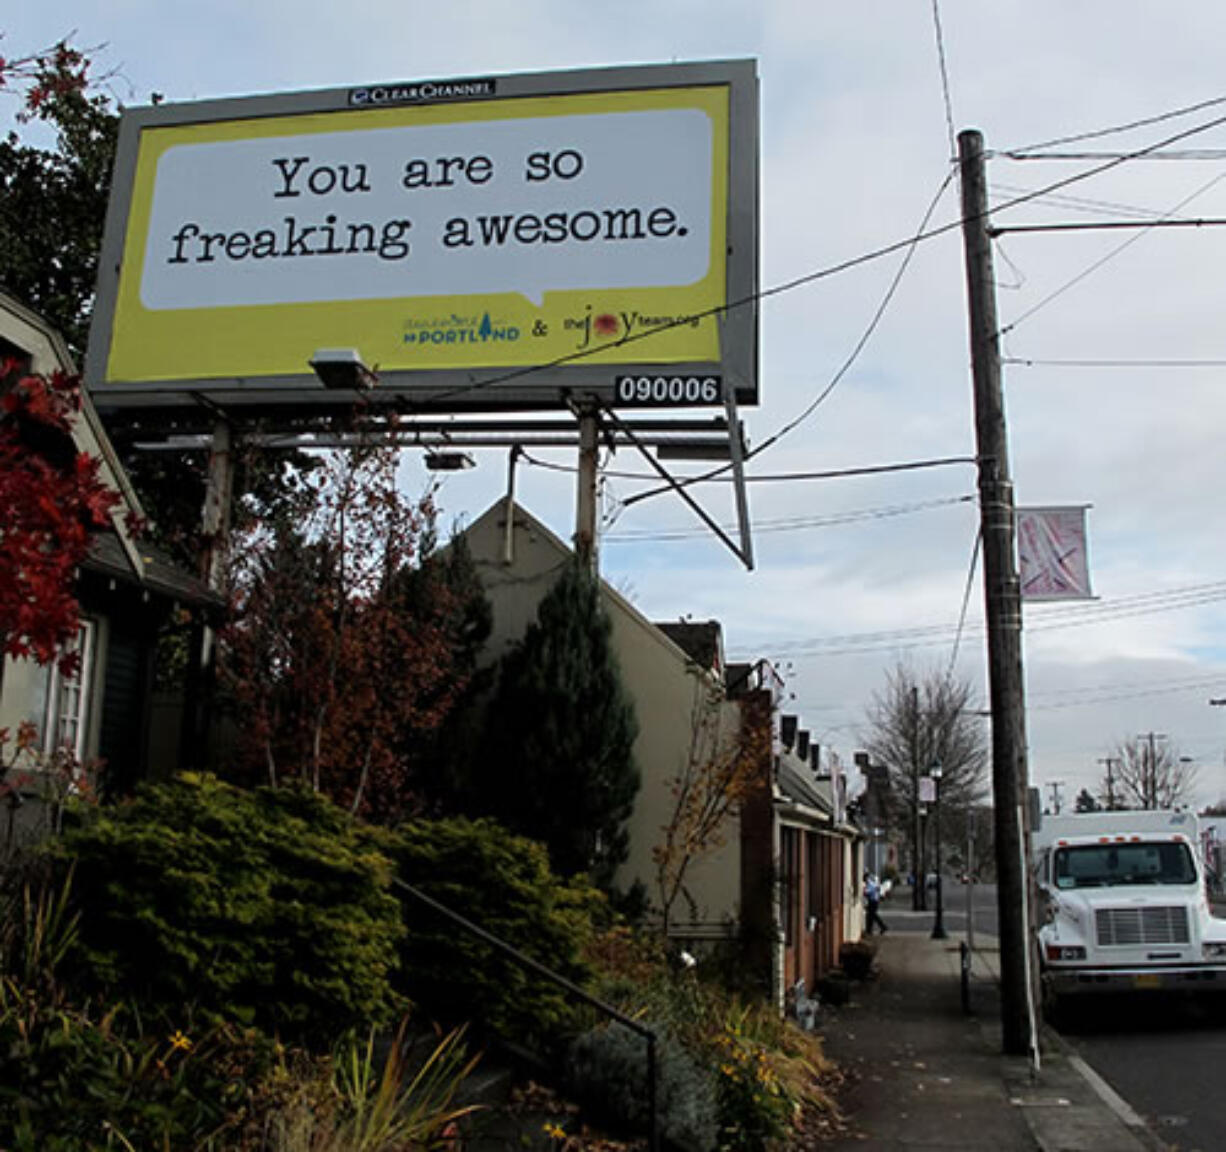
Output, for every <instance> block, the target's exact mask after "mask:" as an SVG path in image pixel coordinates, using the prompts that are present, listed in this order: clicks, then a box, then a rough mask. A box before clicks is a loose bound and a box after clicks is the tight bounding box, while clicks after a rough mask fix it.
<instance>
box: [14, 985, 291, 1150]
mask: <svg viewBox="0 0 1226 1152" xmlns="http://www.w3.org/2000/svg"><path fill="white" fill-rule="evenodd" d="M273 1057H274V1052H273V1046H272V1042H271V1041H268V1040H266V1039H264V1038H262V1037H261V1036H260V1035H259V1033H257V1032H254V1031H250V1032H242V1031H238V1030H234V1029H230V1028H221V1029H218V1030H215V1031H214V1032H212V1033H211V1034H209V1035H207V1036H204V1037H202V1038H200V1039H198V1040H197V1041H195V1042H193V1040H192V1039H191V1038H190V1037H187V1036H185V1035H183V1034H182V1033H180V1032H177V1031H176V1032H174V1033H172V1034H168V1035H152V1034H150V1035H145V1034H143V1033H142V1032H141V1030H140V1028H139V1024H138V1022H137V1021H135V1020H134V1019H133V1018H131V1017H130V1015H129V1014H125V1013H124V1012H122V1011H121V1010H119V1009H112V1010H111V1011H109V1012H106V1013H105V1014H103V1015H101V1016H93V1015H91V1014H90V1012H89V1011H88V1010H86V1009H83V1008H79V1007H75V1006H72V1005H69V1004H67V1003H64V1002H62V1001H60V1000H58V999H56V998H54V997H48V996H46V995H44V994H41V993H39V992H36V991H34V990H32V989H29V988H25V987H23V986H22V985H21V984H20V983H18V982H17V981H15V980H10V979H4V980H2V981H0V1147H3V1148H6V1149H9V1150H10V1152H85V1150H87V1149H95V1148H103V1147H107V1148H111V1147H114V1148H116V1149H118V1148H123V1147H127V1148H139V1149H156V1148H175V1149H189V1148H196V1147H200V1146H201V1145H202V1142H203V1141H204V1139H205V1138H206V1137H211V1136H213V1135H215V1134H217V1133H220V1132H222V1131H224V1130H226V1129H227V1128H229V1126H230V1125H231V1123H232V1121H233V1120H234V1118H235V1117H237V1116H239V1115H241V1114H242V1113H243V1112H244V1111H245V1110H246V1109H247V1108H248V1107H249V1106H250V1104H251V1103H252V1101H253V1099H254V1097H255V1096H256V1094H257V1093H258V1084H259V1082H260V1081H261V1080H262V1079H263V1078H264V1077H265V1076H266V1075H267V1073H268V1071H269V1070H270V1069H271V1067H272V1062H273Z"/></svg>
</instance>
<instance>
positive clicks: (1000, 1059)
mask: <svg viewBox="0 0 1226 1152" xmlns="http://www.w3.org/2000/svg"><path fill="white" fill-rule="evenodd" d="M909 915H910V914H908V913H902V914H900V913H898V912H897V911H896V910H891V919H890V924H891V929H892V930H891V931H890V932H889V933H888V934H887V935H886V936H884V937H874V939H875V940H877V941H878V942H879V945H880V946H879V951H878V953H877V967H878V969H879V973H878V976H877V978H876V979H875V980H872V981H870V982H868V983H865V984H857V985H853V992H852V998H851V1002H850V1003H849V1004H847V1005H846V1006H844V1007H841V1008H830V1007H823V1009H822V1016H821V1019H820V1023H819V1030H820V1032H821V1034H822V1036H823V1038H824V1040H825V1045H826V1051H827V1053H828V1054H829V1055H830V1056H831V1057H833V1058H834V1059H835V1060H837V1061H838V1062H839V1064H840V1065H841V1066H842V1068H843V1069H844V1071H845V1072H846V1074H847V1084H846V1086H845V1089H844V1092H843V1093H842V1102H843V1107H844V1110H845V1113H846V1120H847V1122H848V1129H849V1130H848V1132H847V1134H846V1135H844V1136H842V1137H840V1138H839V1139H838V1140H836V1141H835V1142H834V1143H832V1144H831V1145H830V1148H831V1150H832V1152H844V1150H846V1152H850V1150H851V1149H856V1150H857V1152H905V1150H907V1149H922V1150H923V1152H945V1150H949V1152H985V1150H990V1152H1035V1150H1040V1152H1154V1150H1155V1149H1159V1148H1161V1147H1162V1145H1161V1143H1160V1142H1159V1141H1157V1140H1156V1139H1155V1138H1154V1137H1153V1136H1152V1135H1151V1134H1150V1133H1149V1132H1148V1130H1147V1129H1145V1127H1144V1126H1143V1125H1142V1123H1141V1121H1140V1120H1139V1119H1138V1118H1137V1117H1136V1116H1135V1114H1133V1113H1132V1112H1131V1110H1130V1109H1129V1108H1128V1106H1127V1105H1126V1104H1125V1103H1124V1102H1123V1101H1122V1100H1120V1099H1119V1097H1117V1096H1115V1094H1114V1093H1112V1091H1111V1089H1110V1088H1109V1087H1108V1086H1107V1085H1106V1084H1105V1083H1103V1082H1102V1081H1101V1080H1100V1079H1099V1078H1098V1077H1097V1076H1096V1075H1095V1074H1094V1073H1093V1071H1092V1070H1090V1069H1089V1067H1088V1066H1087V1065H1085V1064H1084V1063H1083V1062H1082V1061H1081V1060H1080V1059H1079V1058H1078V1057H1077V1056H1076V1055H1074V1054H1073V1053H1071V1052H1070V1051H1068V1050H1067V1049H1065V1048H1064V1047H1063V1045H1062V1044H1061V1042H1060V1041H1059V1039H1058V1038H1057V1037H1055V1036H1053V1035H1051V1034H1050V1033H1049V1032H1048V1031H1046V1030H1045V1031H1044V1044H1043V1049H1044V1050H1043V1052H1042V1054H1041V1068H1040V1070H1039V1071H1038V1073H1037V1075H1033V1074H1032V1068H1031V1064H1030V1061H1029V1060H1027V1059H1024V1058H1021V1057H1007V1056H1003V1055H1001V1046H1000V1016H999V1010H1000V1001H999V993H998V988H997V962H998V959H999V952H998V950H997V949H996V942H995V940H993V939H991V938H985V937H983V936H982V935H981V934H977V936H976V952H975V956H974V959H973V964H972V970H971V984H970V987H971V994H970V1008H971V1015H964V1014H963V1011H962V998H961V970H960V957H959V950H958V944H959V941H958V939H957V938H955V937H953V936H952V935H951V938H950V939H948V940H932V939H930V937H929V934H928V932H927V931H912V932H907V931H905V928H906V927H909V926H910V925H909V924H907V923H906V921H907V919H908V918H909ZM925 920H927V917H925ZM916 927H917V928H918V925H916ZM900 928H901V929H904V930H903V931H899V930H898V929H900Z"/></svg>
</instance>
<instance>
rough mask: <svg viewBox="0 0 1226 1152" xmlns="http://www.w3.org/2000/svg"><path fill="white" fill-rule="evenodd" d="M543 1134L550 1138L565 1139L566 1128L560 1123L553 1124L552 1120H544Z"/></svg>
mask: <svg viewBox="0 0 1226 1152" xmlns="http://www.w3.org/2000/svg"><path fill="white" fill-rule="evenodd" d="M544 1131H545V1135H546V1136H548V1137H549V1138H550V1139H551V1140H565V1139H566V1129H565V1128H563V1127H562V1126H561V1125H560V1124H555V1123H554V1122H553V1121H552V1120H546V1121H545V1123H544Z"/></svg>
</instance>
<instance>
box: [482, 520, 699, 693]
mask: <svg viewBox="0 0 1226 1152" xmlns="http://www.w3.org/2000/svg"><path fill="white" fill-rule="evenodd" d="M511 506H512V508H513V509H514V512H513V515H514V517H515V523H516V524H517V525H519V526H521V527H523V528H526V529H527V530H528V531H529V532H531V533H532V534H533V535H535V536H538V537H539V538H540V539H541V540H543V541H545V542H546V543H547V544H548V545H549V546H550V547H551V548H553V549H554V550H555V551H556V552H557V553H558V556H559V559H561V558H563V557H567V558H569V557H573V556H574V549H572V548H571V546H570V545H569V544H567V543H566V542H565V541H564V540H562V539H561V538H560V537H559V536H557V535H556V534H555V533H554V532H553V531H552V530H551V529H549V528H548V527H546V526H545V524H543V523H542V522H541V521H540V520H538V519H537V518H536V517H535V516H533V515H532V513H531V512H529V511H528V510H527V509H526V508H524V507H523V506H522V505H521V504H517V503H515V502H514V501H512V504H511ZM506 509H507V501H506V499H505V498H500V499H498V500H497V501H495V502H494V503H493V504H491V505H490V506H489V507H488V508H487V509H486V510H485V511H484V512H482V513H481V515H480V516H478V517H477V518H476V520H474V521H473V522H472V523H471V524H470V525H469V526H468V527H467V528H465V529H464V532H463V533H461V534H462V535H467V534H468V533H470V532H474V531H475V530H476V529H477V528H478V527H485V526H486V525H487V524H489V523H490V522H493V523H494V524H495V525H497V523H498V521H499V519H505V516H506ZM600 594H601V596H603V597H604V599H605V600H606V602H607V603H608V604H610V605H611V606H614V607H616V608H617V610H618V611H619V612H620V613H621V614H622V615H624V616H625V617H627V618H628V619H629V620H630V621H631V622H632V623H634V624H635V625H637V626H638V627H639V628H641V629H643V630H644V631H645V632H647V633H648V634H649V635H651V636H652V637H653V638H654V639H655V640H656V641H657V643H659V644H660V645H661V646H662V647H665V648H667V649H668V651H669V652H670V654H671V655H672V656H673V657H674V659H677V660H681V661H685V662H686V663H689V662H691V661H695V662H698V663H702V662H701V661H696V660H695V657H693V656H692V655H691V654H690V653H689V652H688V651H687V650H686V649H685V648H684V647H683V646H682V645H681V644H679V643H678V642H677V640H676V639H675V638H674V637H673V636H671V635H670V634H669V633H668V631H666V629H665V628H664V627H663V626H661V625H659V624H655V623H653V622H652V621H651V620H648V619H647V617H646V616H644V615H643V613H642V612H640V611H639V610H638V609H637V608H636V607H635V606H634V605H633V604H631V603H630V601H629V600H627V599H626V598H625V597H624V596H623V595H622V594H621V593H620V592H618V591H617V589H616V588H614V587H613V585H612V584H609V583H608V582H607V581H606V580H603V579H602V580H601V581H600ZM709 623H710V624H711V625H712V626H713V627H715V628H716V629H718V628H719V624H718V622H717V621H710V622H709ZM703 666H704V667H706V668H708V669H711V665H703ZM712 670H714V669H712Z"/></svg>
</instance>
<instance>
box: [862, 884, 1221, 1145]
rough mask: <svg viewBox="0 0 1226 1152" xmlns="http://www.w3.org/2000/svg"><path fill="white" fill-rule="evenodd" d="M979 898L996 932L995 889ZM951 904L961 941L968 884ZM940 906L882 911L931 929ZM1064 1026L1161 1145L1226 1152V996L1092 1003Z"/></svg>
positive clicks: (896, 920) (900, 905)
mask: <svg viewBox="0 0 1226 1152" xmlns="http://www.w3.org/2000/svg"><path fill="white" fill-rule="evenodd" d="M973 899H974V913H973V915H974V927H975V930H976V931H978V932H983V933H986V934H991V935H995V932H996V889H995V887H994V886H993V885H988V884H983V885H976V886H975V887H974V893H973ZM944 904H945V909H944V921H945V930H946V931H947V932H948V933H949V935H950V937H951V938H952V939H959V938H961V937H963V936H964V934H965V931H966V889H965V887H964V886H963V885H961V884H958V883H956V882H949V881H947V883H946V887H945V899H944ZM934 906H935V901H934V899H933V894H932V893H931V892H930V893H929V900H928V907H929V910H928V911H927V912H912V911H911V894H910V890H909V889H907V888H905V887H904V888H900V889H899V891H898V892H897V893H896V894H894V895H893V896H892V897H891V899H890V900H888V901H887V902H886V903H885V904H884V905H883V906H882V914H883V915H884V917H885V921H886V923H887V924H888V925H889V926H890V927H891V928H892V929H893V928H896V929H898V930H899V931H903V932H930V931H931V930H932V924H933V920H934V918H935V913H934V911H933V908H934ZM1221 912H1222V910H1219V915H1220V914H1221ZM1059 1023H1060V1034H1061V1036H1062V1037H1063V1039H1064V1040H1065V1042H1066V1043H1068V1044H1069V1045H1070V1046H1071V1047H1072V1048H1073V1049H1074V1050H1075V1051H1076V1052H1078V1054H1079V1055H1081V1057H1082V1058H1083V1059H1084V1060H1085V1061H1086V1062H1087V1063H1088V1064H1089V1065H1090V1066H1091V1067H1092V1068H1093V1069H1094V1070H1095V1071H1096V1072H1097V1073H1098V1074H1099V1075H1100V1076H1102V1078H1103V1079H1104V1080H1106V1081H1107V1083H1108V1084H1110V1085H1111V1087H1112V1088H1113V1089H1115V1091H1116V1092H1117V1093H1118V1094H1119V1095H1120V1096H1121V1097H1122V1098H1123V1099H1124V1100H1125V1101H1127V1103H1128V1104H1129V1105H1130V1106H1131V1107H1132V1108H1133V1110H1134V1111H1136V1112H1137V1113H1139V1114H1140V1115H1141V1116H1142V1117H1143V1118H1144V1119H1145V1121H1146V1122H1147V1123H1148V1124H1149V1127H1150V1129H1151V1131H1153V1132H1154V1133H1155V1135H1157V1136H1158V1138H1159V1139H1160V1140H1162V1141H1164V1142H1165V1143H1166V1144H1168V1145H1170V1146H1171V1147H1172V1148H1176V1149H1178V1150H1179V1152H1219V1150H1221V1149H1223V1148H1226V993H1223V994H1219V995H1218V996H1217V997H1201V998H1199V999H1193V998H1191V997H1174V996H1163V997H1155V996H1137V997H1131V996H1129V997H1118V996H1112V997H1104V998H1102V999H1097V1000H1087V1001H1085V1002H1084V1003H1082V1004H1081V1005H1079V1006H1076V1007H1075V1008H1073V1010H1071V1011H1067V1012H1064V1013H1062V1017H1061V1020H1060V1022H1059Z"/></svg>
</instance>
